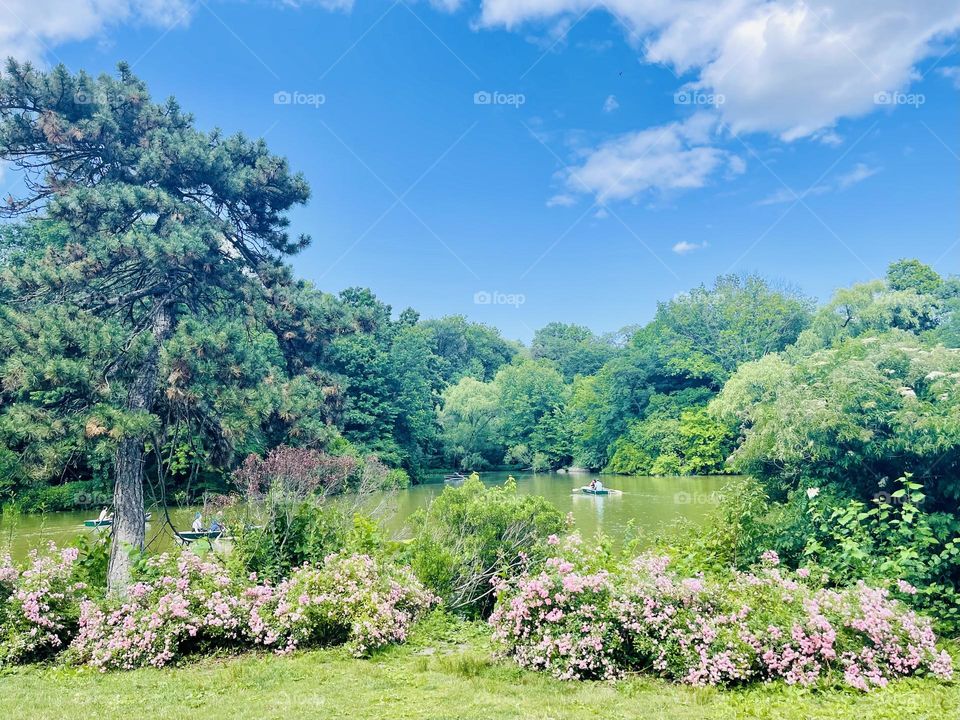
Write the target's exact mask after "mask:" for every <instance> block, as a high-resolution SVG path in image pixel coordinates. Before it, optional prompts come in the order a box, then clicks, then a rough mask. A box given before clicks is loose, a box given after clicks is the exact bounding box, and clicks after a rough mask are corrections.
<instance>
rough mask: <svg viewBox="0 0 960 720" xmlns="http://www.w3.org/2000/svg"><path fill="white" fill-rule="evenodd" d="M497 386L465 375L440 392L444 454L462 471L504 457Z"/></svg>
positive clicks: (479, 467) (497, 460)
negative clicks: (441, 397)
mask: <svg viewBox="0 0 960 720" xmlns="http://www.w3.org/2000/svg"><path fill="white" fill-rule="evenodd" d="M499 424H500V403H499V393H498V392H497V387H496V386H495V385H494V384H493V383H484V382H481V381H479V380H475V379H474V378H472V377H465V378H463V379H462V380H460V382H458V383H457V384H456V385H451V386H450V387H448V388H447V389H446V390H445V391H444V392H443V404H442V409H441V410H440V426H441V427H442V429H443V446H444V456H445V458H446V460H447V462H449V463H451V464H452V465H454V466H455V467H458V468H460V469H462V470H469V469H477V470H482V469H484V468H485V467H489V466H490V465H492V464H495V463H497V462H499V461H500V460H501V459H502V458H503V454H504V451H505V447H504V445H503V443H502V440H501V432H500V428H499Z"/></svg>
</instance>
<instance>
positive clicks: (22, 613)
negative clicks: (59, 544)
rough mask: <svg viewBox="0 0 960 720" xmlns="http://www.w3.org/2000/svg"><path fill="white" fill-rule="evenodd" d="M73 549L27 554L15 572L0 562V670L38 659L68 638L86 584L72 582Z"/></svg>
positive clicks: (7, 560) (7, 562) (5, 561)
mask: <svg viewBox="0 0 960 720" xmlns="http://www.w3.org/2000/svg"><path fill="white" fill-rule="evenodd" d="M78 555H79V552H78V551H77V549H76V548H65V549H63V550H57V549H56V547H54V546H53V545H51V546H50V548H49V552H47V553H45V554H41V553H38V552H36V551H34V552H32V553H31V554H30V560H29V562H28V564H27V566H26V567H25V568H23V569H22V570H21V569H18V568H17V567H15V566H14V565H13V563H12V562H11V560H10V558H9V557H6V558H4V559H3V560H2V561H0V665H2V664H7V663H11V664H12V663H19V662H28V661H33V660H41V659H44V658H46V657H49V656H51V655H54V654H56V653H57V652H59V651H60V650H61V649H62V648H63V647H64V646H65V645H66V644H67V643H69V641H70V638H71V637H72V636H73V634H74V632H75V631H76V627H77V619H78V616H79V614H80V602H81V596H82V593H83V591H84V590H85V589H86V585H85V584H84V583H82V582H79V581H78V580H77V575H76V573H75V564H76V562H77V557H78Z"/></svg>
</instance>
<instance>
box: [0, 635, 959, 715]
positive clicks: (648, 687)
mask: <svg viewBox="0 0 960 720" xmlns="http://www.w3.org/2000/svg"><path fill="white" fill-rule="evenodd" d="M0 718H30V719H31V720H32V719H39V718H58V719H60V718H83V719H87V718H89V719H91V720H102V719H105V718H110V719H112V718H124V719H128V720H135V719H136V720H139V719H140V718H144V719H149V720H161V719H166V718H171V719H174V718H175V719H176V720H184V718H204V719H206V718H230V719H233V718H250V719H251V720H253V719H256V720H267V719H268V718H278V719H281V718H282V719H283V720H291V719H294V718H351V719H355V720H362V719H366V718H378V719H380V718H383V719H385V720H386V719H389V720H400V719H403V718H430V719H433V720H441V719H443V720H452V719H454V718H462V719H463V720H479V719H481V718H491V719H492V718H523V719H524V720H547V719H549V718H557V719H560V718H570V719H580V718H598V719H602V720H617V719H618V718H643V720H656V719H658V718H671V719H672V718H681V719H682V718H697V719H698V720H699V719H707V718H710V719H712V718H769V719H770V720H792V719H794V718H796V719H797V720H819V719H821V718H823V719H827V718H830V719H831V720H833V719H835V718H851V719H852V718H856V720H884V719H887V718H889V720H908V719H909V718H936V720H952V719H953V718H960V684H958V683H949V684H944V683H938V682H935V681H931V680H906V681H900V682H896V683H893V684H891V686H890V687H889V688H887V689H886V690H879V691H874V692H871V693H869V694H861V693H857V692H853V691H848V690H844V689H842V688H835V687H818V688H815V689H803V688H792V687H787V686H786V685H784V684H782V683H777V684H773V685H767V686H755V687H753V688H751V689H746V690H714V689H709V688H702V689H701V688H688V687H679V686H676V685H671V684H668V683H665V682H661V681H658V680H652V679H640V678H637V679H631V680H624V681H621V682H618V683H615V684H610V683H561V682H558V681H554V680H552V679H550V678H548V677H544V676H542V675H538V674H535V673H530V672H524V671H521V670H519V669H517V668H516V667H513V666H511V665H510V664H509V663H499V662H495V661H493V660H492V659H491V652H490V647H489V645H488V643H487V641H486V639H485V637H484V632H483V629H482V628H475V627H471V626H456V625H451V624H450V623H448V622H446V621H441V620H439V619H438V620H433V621H428V622H426V623H425V624H424V625H423V626H421V628H420V629H419V630H418V631H417V633H416V635H415V637H413V638H412V639H411V642H410V643H409V644H407V645H405V646H403V647H396V648H391V649H389V650H387V651H385V652H383V653H380V654H378V655H377V656H375V657H374V658H373V659H371V660H357V659H354V658H352V657H350V656H349V655H348V654H347V653H345V652H343V651H342V650H339V649H333V650H316V651H309V652H303V653H299V654H296V655H294V656H291V657H275V656H270V655H252V654H249V655H241V656H237V657H225V658H208V659H203V660H197V661H192V662H189V663H185V664H183V665H182V666H180V667H173V668H166V669H163V670H152V669H151V670H138V671H135V672H128V673H120V672H117V673H107V674H102V673H99V672H95V671H90V670H77V669H71V668H63V667H31V668H20V669H14V670H9V671H5V672H4V673H3V674H0Z"/></svg>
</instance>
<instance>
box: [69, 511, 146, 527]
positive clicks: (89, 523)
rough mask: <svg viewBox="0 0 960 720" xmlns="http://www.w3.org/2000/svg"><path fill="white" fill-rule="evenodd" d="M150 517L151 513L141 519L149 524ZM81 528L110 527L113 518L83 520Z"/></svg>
mask: <svg viewBox="0 0 960 720" xmlns="http://www.w3.org/2000/svg"><path fill="white" fill-rule="evenodd" d="M152 515H153V513H147V514H146V515H145V516H144V518H143V519H144V520H146V521H147V522H150V518H151V516H152ZM83 526H84V527H88V528H102V527H112V526H113V518H104V519H103V520H84V521H83Z"/></svg>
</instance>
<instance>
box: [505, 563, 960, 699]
mask: <svg viewBox="0 0 960 720" xmlns="http://www.w3.org/2000/svg"><path fill="white" fill-rule="evenodd" d="M567 555H569V553H567ZM779 562H780V561H779V557H778V556H777V554H776V553H775V552H772V551H771V552H767V553H765V554H764V562H763V566H762V567H760V568H755V569H754V570H753V571H751V572H737V573H735V574H734V575H732V576H731V577H729V578H727V579H726V580H725V581H723V582H719V581H708V580H707V579H705V578H704V577H702V576H695V577H681V576H679V575H677V574H676V573H674V572H672V571H671V570H670V569H669V559H668V558H667V557H665V556H656V555H649V554H648V555H642V556H640V557H638V558H636V559H635V560H634V561H633V562H631V563H629V564H627V565H626V566H625V567H624V568H623V569H621V570H620V571H618V572H617V573H616V574H614V575H611V576H607V575H605V574H602V573H600V574H594V575H588V576H583V575H581V574H579V573H578V571H577V561H576V558H575V557H574V558H573V559H570V558H569V557H554V558H551V559H549V560H548V561H547V568H548V569H547V570H545V571H539V572H536V573H529V574H526V575H524V576H522V577H520V578H519V579H517V580H516V581H514V582H512V583H504V584H502V585H501V586H500V588H499V596H498V606H497V610H496V611H495V613H494V614H493V616H492V617H491V623H492V624H493V628H494V636H495V637H496V638H497V639H498V640H499V641H500V642H501V644H502V647H503V648H504V649H505V652H506V653H507V654H508V655H510V656H512V657H513V658H514V659H515V660H516V661H517V662H518V663H520V664H521V665H524V666H527V667H534V668H538V669H543V670H547V671H549V672H552V673H553V674H554V675H556V676H557V677H561V678H565V679H571V678H578V679H582V678H590V677H600V678H603V677H614V676H616V675H618V674H621V673H624V672H627V671H638V670H645V669H652V670H654V671H655V672H657V673H659V674H661V675H662V676H664V677H667V678H671V679H674V680H677V681H680V682H684V683H688V684H692V685H727V684H736V683H743V682H748V681H756V680H762V681H767V680H775V679H782V680H784V681H785V682H787V683H789V684H794V683H801V684H811V683H813V682H816V681H818V680H819V679H821V678H826V677H828V676H831V675H835V674H842V677H843V680H844V682H845V683H846V684H847V685H849V686H851V687H854V688H857V689H860V690H869V689H870V688H871V687H882V686H884V685H886V684H887V683H888V682H889V680H890V679H892V678H895V677H898V676H907V675H914V674H920V675H922V674H928V675H933V676H936V677H939V678H943V679H948V678H950V677H951V676H952V672H953V668H952V662H951V659H950V656H949V655H948V654H947V653H946V651H941V650H938V649H937V646H936V637H935V635H934V633H933V630H932V627H931V624H930V622H929V621H928V620H927V619H925V618H922V617H920V616H918V615H916V614H915V613H914V612H913V611H911V610H909V609H908V608H906V607H904V606H903V605H902V604H901V603H900V602H899V601H898V600H896V599H894V598H893V597H892V596H891V594H890V592H889V591H888V590H887V589H885V588H873V587H870V586H868V585H867V584H865V583H863V582H859V583H857V584H856V585H854V586H852V587H850V588H846V589H843V590H834V589H830V588H826V587H822V586H821V583H822V581H823V580H824V579H826V577H827V576H826V575H825V574H824V573H823V572H822V571H821V570H812V569H810V568H801V569H800V570H798V571H797V572H796V573H790V572H787V571H783V570H782V569H781V568H780V567H779ZM571 588H578V589H579V592H577V593H572V592H570V589H571ZM902 589H903V590H904V591H909V586H907V585H906V584H905V583H903V584H902ZM571 641H573V642H571Z"/></svg>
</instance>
